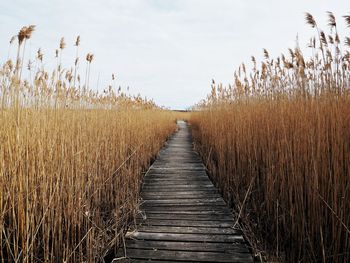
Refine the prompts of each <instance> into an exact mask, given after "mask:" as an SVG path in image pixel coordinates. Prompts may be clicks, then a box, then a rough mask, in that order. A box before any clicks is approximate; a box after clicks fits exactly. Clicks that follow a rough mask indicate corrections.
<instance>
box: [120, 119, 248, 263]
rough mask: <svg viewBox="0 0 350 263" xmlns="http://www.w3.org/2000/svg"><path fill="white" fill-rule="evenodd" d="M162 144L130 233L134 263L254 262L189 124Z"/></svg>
mask: <svg viewBox="0 0 350 263" xmlns="http://www.w3.org/2000/svg"><path fill="white" fill-rule="evenodd" d="M178 126H179V131H178V132H177V133H175V134H174V135H173V136H172V137H171V138H170V139H169V140H168V142H167V143H166V144H165V145H164V147H163V148H162V150H160V152H159V154H158V158H157V159H156V161H155V162H154V163H153V165H152V167H151V168H150V169H149V171H148V172H147V173H146V175H145V178H144V182H143V185H142V192H141V199H140V205H139V213H138V215H137V216H136V220H135V224H133V225H132V226H131V227H130V229H129V231H128V233H127V235H126V237H127V238H126V248H125V249H126V255H125V254H124V249H119V250H118V255H117V256H118V257H123V256H126V259H129V260H130V262H163V263H164V262H192V263H193V262H253V257H252V255H251V253H250V251H249V249H248V247H247V244H246V242H245V240H244V238H243V236H242V231H240V230H238V229H234V228H233V224H234V220H235V219H234V217H233V215H232V213H231V211H230V209H229V208H228V206H227V205H226V203H225V202H224V200H223V199H222V197H221V196H220V194H219V191H218V189H216V187H215V186H214V185H213V183H212V182H211V181H210V179H209V178H208V175H207V173H206V169H205V166H204V165H203V163H202V161H201V158H200V157H199V155H198V154H197V153H196V152H195V150H194V149H193V145H192V144H193V143H192V138H191V133H190V130H189V127H188V126H187V124H186V123H184V122H179V123H178Z"/></svg>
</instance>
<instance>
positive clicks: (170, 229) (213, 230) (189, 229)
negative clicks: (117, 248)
mask: <svg viewBox="0 0 350 263" xmlns="http://www.w3.org/2000/svg"><path fill="white" fill-rule="evenodd" d="M137 231H141V232H152V233H178V234H186V233H190V234H218V235H238V234H242V232H241V231H239V230H235V229H233V228H231V227H194V226H145V225H142V226H138V227H137Z"/></svg>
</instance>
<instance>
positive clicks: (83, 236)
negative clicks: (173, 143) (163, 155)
mask: <svg viewBox="0 0 350 263" xmlns="http://www.w3.org/2000/svg"><path fill="white" fill-rule="evenodd" d="M344 19H345V23H346V25H347V26H348V27H350V16H345V17H344ZM328 20H329V21H328V22H329V23H328V24H329V29H330V30H329V33H326V32H325V31H323V30H322V29H321V28H319V27H318V25H317V22H316V21H315V20H314V18H313V17H312V15H311V14H306V21H307V24H308V25H309V26H311V27H312V28H314V29H315V36H314V37H312V38H311V39H310V43H309V48H310V50H311V54H312V55H311V56H306V55H304V54H303V51H302V50H301V49H300V48H299V46H298V45H297V46H296V47H295V48H292V49H289V51H288V54H285V55H281V56H279V57H276V58H272V57H271V56H270V55H269V52H268V51H267V50H265V49H264V59H263V61H262V62H258V61H257V59H256V58H255V57H252V58H251V60H252V66H251V67H250V66H249V67H248V66H246V65H245V64H242V65H241V66H240V67H239V69H238V70H237V71H236V72H235V73H234V81H233V83H232V85H230V86H227V87H225V86H223V85H222V84H217V83H216V82H215V81H213V83H212V92H211V94H210V95H209V96H208V97H207V98H206V99H205V100H203V101H201V102H200V103H198V104H197V105H196V106H195V107H194V108H193V111H192V113H182V114H179V113H174V112H172V111H168V110H164V109H162V108H159V107H158V106H157V105H155V103H154V102H153V101H152V100H147V99H143V98H142V97H140V96H130V95H126V94H125V93H124V92H123V91H122V90H121V89H120V88H117V87H115V86H114V85H110V86H109V87H107V88H106V89H105V90H103V91H102V92H97V91H96V90H95V89H94V88H93V87H90V83H89V79H90V74H91V72H90V67H91V64H92V63H94V55H93V54H92V53H89V54H87V55H86V56H82V57H80V56H79V47H80V37H78V38H77V39H76V42H75V43H71V44H70V45H68V46H71V47H72V46H74V47H73V48H75V49H76V54H77V56H76V58H75V63H74V65H72V67H71V68H63V66H62V63H61V59H62V56H64V52H65V48H66V46H67V45H66V43H65V40H64V38H62V39H61V41H60V43H59V49H57V50H56V58H55V59H56V64H57V66H56V68H55V69H54V70H53V71H48V70H46V69H45V68H44V64H45V63H44V61H45V59H46V58H45V55H44V54H43V53H42V51H41V50H40V49H39V50H38V51H37V56H36V58H35V61H31V62H29V63H28V64H27V62H25V61H23V58H24V54H25V52H26V50H25V48H26V42H27V41H28V40H29V39H30V38H32V37H34V34H35V26H26V27H23V28H22V29H21V30H20V31H19V32H18V34H17V35H16V36H15V37H14V38H13V39H11V42H10V48H11V49H14V50H16V51H17V56H16V57H15V58H13V59H12V60H11V59H9V60H8V61H5V62H3V63H2V64H1V65H0V123H1V125H0V145H1V148H0V193H1V194H0V233H1V234H0V244H1V249H0V261H1V262H103V259H104V257H105V256H106V255H107V254H108V253H110V251H111V250H113V249H114V248H116V247H117V246H118V245H120V244H123V242H124V235H125V231H126V229H127V226H128V224H130V223H131V222H132V221H133V218H134V217H135V215H136V213H137V211H138V199H139V192H140V185H141V182H142V177H143V174H144V172H145V171H146V170H147V169H148V167H149V166H150V163H151V162H152V160H153V159H154V158H155V156H156V154H157V152H158V150H159V149H160V148H161V147H162V145H163V144H164V142H165V141H166V139H167V138H168V137H169V136H170V135H171V134H172V133H173V132H174V131H175V130H176V123H175V120H176V119H178V118H180V117H181V118H185V119H187V120H188V121H189V122H190V124H191V127H192V130H193V137H194V139H195V148H196V149H197V150H198V151H199V153H200V155H201V157H202V159H203V162H204V163H205V165H206V166H207V168H208V171H209V173H210V176H211V178H212V180H213V181H214V182H215V184H216V185H217V186H218V187H219V188H220V190H221V192H222V194H223V196H224V197H225V199H226V201H227V202H228V203H229V204H230V205H231V206H232V208H233V209H234V212H235V214H236V216H237V221H236V224H235V226H237V225H238V226H239V227H241V228H242V229H243V230H244V233H245V236H246V238H247V239H248V241H249V243H250V245H251V246H252V247H253V248H254V253H255V255H256V258H257V260H260V261H262V262H263V261H275V262H349V261H350V38H349V37H344V36H340V35H339V33H338V30H337V23H336V18H335V17H334V15H333V14H332V13H328ZM79 65H80V68H82V69H83V73H81V72H80V70H79ZM114 79H115V76H114V75H112V81H111V82H112V83H113V80H114Z"/></svg>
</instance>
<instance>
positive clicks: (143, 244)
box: [126, 239, 249, 253]
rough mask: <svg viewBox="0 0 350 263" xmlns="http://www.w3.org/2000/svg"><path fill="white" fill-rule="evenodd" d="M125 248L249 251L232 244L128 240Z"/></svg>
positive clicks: (221, 251) (240, 245)
mask: <svg viewBox="0 0 350 263" xmlns="http://www.w3.org/2000/svg"><path fill="white" fill-rule="evenodd" d="M126 245H127V247H130V248H141V249H163V250H180V251H181V250H182V251H203V252H205V251H207V252H220V253H225V252H228V253H235V252H239V253H249V249H248V248H247V247H246V246H242V244H234V243H203V242H181V241H180V242H176V241H150V240H147V241H142V240H132V239H129V240H127V242H126Z"/></svg>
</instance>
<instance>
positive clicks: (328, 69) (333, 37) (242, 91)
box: [191, 13, 350, 262]
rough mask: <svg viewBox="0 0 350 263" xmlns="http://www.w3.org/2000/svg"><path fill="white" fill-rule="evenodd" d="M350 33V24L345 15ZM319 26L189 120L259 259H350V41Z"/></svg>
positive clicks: (240, 77) (216, 93) (240, 76)
mask: <svg viewBox="0 0 350 263" xmlns="http://www.w3.org/2000/svg"><path fill="white" fill-rule="evenodd" d="M344 18H345V22H346V24H347V26H348V27H350V16H345V17H344ZM328 20H329V21H328V24H329V27H330V33H329V34H327V33H325V32H324V31H322V29H320V28H319V27H318V26H317V22H316V21H315V20H314V18H313V17H312V15H311V14H306V21H307V24H308V25H310V26H311V27H312V28H314V29H315V34H316V36H315V37H312V38H311V40H310V44H309V48H311V50H312V56H311V57H304V55H303V53H302V51H301V49H300V48H299V47H296V48H294V49H289V53H288V54H286V55H281V56H280V57H276V58H271V57H270V55H269V53H268V51H267V50H264V57H265V59H264V60H263V61H262V63H261V64H259V65H258V64H257V62H256V59H255V58H254V57H252V63H253V66H252V70H249V71H248V70H247V69H246V66H245V65H244V64H242V65H241V66H240V68H239V69H238V70H237V71H236V72H235V74H234V83H233V85H232V86H229V87H223V86H222V85H221V84H216V83H215V82H213V84H212V93H211V94H210V95H209V96H208V98H207V99H206V100H204V101H202V102H201V103H200V104H198V105H197V106H196V108H195V110H196V112H195V113H193V114H192V116H191V123H192V127H193V129H194V137H195V140H196V148H197V149H198V150H199V152H200V154H201V155H202V158H203V160H204V162H205V163H206V165H207V167H208V169H209V170H210V173H211V175H212V178H213V180H214V181H215V182H217V184H218V186H219V187H220V188H221V190H222V193H223V195H224V197H225V198H226V200H227V201H228V202H229V203H231V204H232V205H233V207H234V209H235V211H236V212H237V215H239V218H240V223H241V225H242V227H243V228H244V230H245V233H246V235H247V237H248V239H249V241H250V243H251V244H254V246H255V247H256V251H255V252H256V254H257V255H258V256H259V257H260V258H261V259H264V254H266V253H263V252H267V253H268V254H270V255H272V256H273V257H274V258H275V259H276V261H277V260H279V261H282V262H284V261H288V262H349V261H350V52H349V51H350V38H349V37H345V38H343V36H340V35H339V34H338V32H337V24H336V19H335V17H334V15H333V14H332V13H328Z"/></svg>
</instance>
